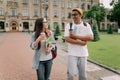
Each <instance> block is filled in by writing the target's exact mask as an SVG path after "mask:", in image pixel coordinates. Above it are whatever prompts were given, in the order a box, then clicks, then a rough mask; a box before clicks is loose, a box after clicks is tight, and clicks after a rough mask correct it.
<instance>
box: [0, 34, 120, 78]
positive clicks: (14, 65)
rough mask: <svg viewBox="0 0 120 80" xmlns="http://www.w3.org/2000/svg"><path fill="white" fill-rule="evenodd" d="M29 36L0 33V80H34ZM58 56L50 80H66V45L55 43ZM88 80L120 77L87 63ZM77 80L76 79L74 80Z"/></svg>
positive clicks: (59, 42) (34, 74)
mask: <svg viewBox="0 0 120 80" xmlns="http://www.w3.org/2000/svg"><path fill="white" fill-rule="evenodd" d="M29 41H30V34H28V33H20V32H15V33H0V80H36V72H35V70H33V69H32V68H31V60H32V57H33V54H34V53H33V51H32V50H31V49H30V48H29ZM57 45H58V56H57V58H56V59H55V60H54V61H53V67H52V73H51V80H66V65H67V53H66V52H65V51H63V49H65V48H66V44H65V43H62V41H61V40H59V41H57ZM87 72H88V80H120V76H119V75H116V74H115V73H112V72H109V71H107V70H105V69H103V68H101V67H99V66H97V65H94V64H92V63H89V62H88V69H87ZM75 80H77V79H75Z"/></svg>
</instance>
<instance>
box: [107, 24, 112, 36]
mask: <svg viewBox="0 0 120 80" xmlns="http://www.w3.org/2000/svg"><path fill="white" fill-rule="evenodd" d="M108 34H113V30H112V25H109V26H108Z"/></svg>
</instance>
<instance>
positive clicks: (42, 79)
mask: <svg viewBox="0 0 120 80" xmlns="http://www.w3.org/2000/svg"><path fill="white" fill-rule="evenodd" d="M51 68H52V60H47V61H40V62H39V67H38V70H36V71H37V78H38V80H49V77H50V72H51Z"/></svg>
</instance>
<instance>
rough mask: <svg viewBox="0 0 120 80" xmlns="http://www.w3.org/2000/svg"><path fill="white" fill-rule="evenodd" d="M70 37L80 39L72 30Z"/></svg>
mask: <svg viewBox="0 0 120 80" xmlns="http://www.w3.org/2000/svg"><path fill="white" fill-rule="evenodd" d="M70 38H72V39H78V37H77V35H75V34H74V33H73V31H70Z"/></svg>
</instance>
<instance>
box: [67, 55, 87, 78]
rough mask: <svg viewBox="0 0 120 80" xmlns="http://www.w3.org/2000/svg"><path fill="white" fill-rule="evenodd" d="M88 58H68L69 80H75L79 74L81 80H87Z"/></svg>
mask: <svg viewBox="0 0 120 80" xmlns="http://www.w3.org/2000/svg"><path fill="white" fill-rule="evenodd" d="M86 65H87V57H76V56H71V55H69V56H68V68H67V80H74V76H75V75H76V74H77V73H78V77H79V80H87V78H86Z"/></svg>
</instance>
